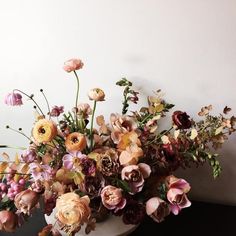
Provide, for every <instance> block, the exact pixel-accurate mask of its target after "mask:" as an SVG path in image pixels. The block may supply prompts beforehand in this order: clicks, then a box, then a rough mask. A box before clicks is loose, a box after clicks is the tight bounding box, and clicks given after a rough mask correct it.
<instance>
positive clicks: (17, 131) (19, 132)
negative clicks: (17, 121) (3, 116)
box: [6, 126, 32, 142]
mask: <svg viewBox="0 0 236 236" xmlns="http://www.w3.org/2000/svg"><path fill="white" fill-rule="evenodd" d="M6 128H7V129H10V130H12V131H14V132H16V133H18V134H21V135H23V136H24V137H26V138H27V139H28V140H29V141H30V142H32V140H31V138H29V137H28V136H27V135H26V134H24V133H23V132H21V131H19V130H16V129H13V128H11V127H9V126H7V127H6Z"/></svg>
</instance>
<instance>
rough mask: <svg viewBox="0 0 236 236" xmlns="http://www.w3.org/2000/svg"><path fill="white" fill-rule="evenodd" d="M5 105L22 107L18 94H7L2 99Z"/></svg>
mask: <svg viewBox="0 0 236 236" xmlns="http://www.w3.org/2000/svg"><path fill="white" fill-rule="evenodd" d="M4 102H5V104H6V105H9V106H20V105H22V104H23V103H22V96H21V94H20V93H15V92H13V93H8V94H7V96H6V97H5V99H4Z"/></svg>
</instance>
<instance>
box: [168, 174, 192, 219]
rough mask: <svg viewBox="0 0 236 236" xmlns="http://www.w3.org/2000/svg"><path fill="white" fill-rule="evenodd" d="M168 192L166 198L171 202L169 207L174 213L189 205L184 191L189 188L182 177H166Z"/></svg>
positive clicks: (187, 190)
mask: <svg viewBox="0 0 236 236" xmlns="http://www.w3.org/2000/svg"><path fill="white" fill-rule="evenodd" d="M167 185H168V189H169V190H168V192H167V199H168V201H169V202H170V203H171V204H170V208H171V211H172V213H173V214H174V215H178V214H179V212H180V211H181V209H182V208H186V207H189V206H191V202H190V201H189V200H188V198H187V196H186V193H188V192H189V190H190V185H189V183H188V182H187V181H186V180H184V179H178V178H176V177H175V176H169V177H168V178H167Z"/></svg>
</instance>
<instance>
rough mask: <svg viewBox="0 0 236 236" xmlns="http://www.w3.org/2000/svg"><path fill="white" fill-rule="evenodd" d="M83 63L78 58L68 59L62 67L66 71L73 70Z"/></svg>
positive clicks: (79, 67) (80, 66)
mask: <svg viewBox="0 0 236 236" xmlns="http://www.w3.org/2000/svg"><path fill="white" fill-rule="evenodd" d="M83 65H84V63H83V62H82V61H81V60H80V59H74V58H73V59H70V60H68V61H66V62H65V63H64V67H63V69H64V70H65V71H66V72H71V71H75V70H79V69H81V68H82V67H83Z"/></svg>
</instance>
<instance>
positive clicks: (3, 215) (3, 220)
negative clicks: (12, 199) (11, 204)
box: [0, 210, 18, 232]
mask: <svg viewBox="0 0 236 236" xmlns="http://www.w3.org/2000/svg"><path fill="white" fill-rule="evenodd" d="M17 225H18V217H17V215H16V214H15V213H13V212H12V211H7V210H2V211H0V230H1V231H4V232H14V231H15V229H16V227H17Z"/></svg>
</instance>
